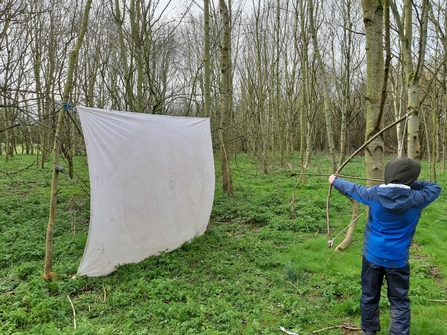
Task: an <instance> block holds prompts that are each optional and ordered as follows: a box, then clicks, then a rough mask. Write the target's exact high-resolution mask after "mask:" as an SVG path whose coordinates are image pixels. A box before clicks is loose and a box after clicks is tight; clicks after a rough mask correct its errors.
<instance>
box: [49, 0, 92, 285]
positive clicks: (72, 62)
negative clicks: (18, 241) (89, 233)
mask: <svg viewBox="0 0 447 335" xmlns="http://www.w3.org/2000/svg"><path fill="white" fill-rule="evenodd" d="M91 5H92V0H87V3H86V4H85V10H84V15H83V18H82V26H81V29H80V31H79V36H78V40H77V42H76V44H75V46H74V48H73V50H72V52H71V54H70V59H69V63H68V71H67V81H66V83H65V87H64V93H63V102H66V103H68V101H69V99H70V92H71V89H72V86H73V73H74V69H75V65H76V60H77V56H78V53H79V49H80V48H81V45H82V41H83V39H84V35H85V32H86V31H87V25H88V16H89V12H90V8H91ZM64 118H65V107H63V108H61V110H60V112H59V118H58V122H57V127H56V134H55V136H54V144H53V178H52V182H51V197H50V215H49V219H48V226H47V234H46V249H45V266H44V273H43V278H44V279H45V280H52V277H53V273H52V271H51V270H52V265H53V235H54V226H55V222H56V204H57V193H58V181H59V171H60V170H59V169H58V167H59V155H60V142H59V138H60V136H61V133H62V129H63V125H64Z"/></svg>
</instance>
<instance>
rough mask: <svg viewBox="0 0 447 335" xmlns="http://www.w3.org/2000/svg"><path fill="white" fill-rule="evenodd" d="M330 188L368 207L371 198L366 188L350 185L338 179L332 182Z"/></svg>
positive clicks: (350, 183) (348, 182)
mask: <svg viewBox="0 0 447 335" xmlns="http://www.w3.org/2000/svg"><path fill="white" fill-rule="evenodd" d="M332 186H333V187H335V188H336V189H337V190H338V191H339V192H340V193H342V194H344V195H347V196H349V197H351V198H353V199H355V200H357V201H358V202H361V203H363V204H365V205H368V206H369V205H370V202H371V197H370V195H369V191H368V188H367V187H366V186H363V185H359V184H356V183H352V182H350V181H347V180H344V179H340V178H337V179H335V180H334V181H333V182H332Z"/></svg>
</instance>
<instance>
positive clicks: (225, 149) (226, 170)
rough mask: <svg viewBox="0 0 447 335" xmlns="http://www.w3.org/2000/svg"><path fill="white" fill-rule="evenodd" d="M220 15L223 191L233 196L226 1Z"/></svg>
mask: <svg viewBox="0 0 447 335" xmlns="http://www.w3.org/2000/svg"><path fill="white" fill-rule="evenodd" d="M219 5H220V15H221V20H222V27H223V31H222V45H221V50H220V52H221V63H220V66H221V73H222V81H221V93H220V108H221V129H220V131H221V141H222V144H221V152H220V155H221V163H222V182H223V191H224V192H225V193H226V194H228V195H231V194H233V181H232V177H231V167H230V152H229V145H228V131H229V124H230V113H231V104H230V101H231V100H230V99H231V87H230V76H231V67H230V63H229V61H230V60H229V54H230V52H229V51H230V19H229V15H228V7H227V5H226V3H225V1H224V0H219Z"/></svg>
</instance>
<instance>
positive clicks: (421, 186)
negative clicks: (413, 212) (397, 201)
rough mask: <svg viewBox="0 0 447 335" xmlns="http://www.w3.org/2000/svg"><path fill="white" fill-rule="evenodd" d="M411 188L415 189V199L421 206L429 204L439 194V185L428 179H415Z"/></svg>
mask: <svg viewBox="0 0 447 335" xmlns="http://www.w3.org/2000/svg"><path fill="white" fill-rule="evenodd" d="M411 188H412V189H413V190H415V191H417V192H416V194H417V195H416V197H417V201H418V203H420V204H422V206H421V207H422V208H425V207H427V206H428V205H430V204H431V203H432V202H433V201H435V199H436V198H437V197H439V195H440V194H441V186H439V185H438V184H436V183H432V182H429V181H415V182H414V183H413V185H411Z"/></svg>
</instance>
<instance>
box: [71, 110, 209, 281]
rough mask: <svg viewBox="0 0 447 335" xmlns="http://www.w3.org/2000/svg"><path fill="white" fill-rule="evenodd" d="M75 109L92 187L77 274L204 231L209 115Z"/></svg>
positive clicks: (94, 272) (105, 269)
mask: <svg viewBox="0 0 447 335" xmlns="http://www.w3.org/2000/svg"><path fill="white" fill-rule="evenodd" d="M77 110H78V112H79V115H80V119H81V125H82V131H83V134H84V139H85V144H86V148H87V157H88V167H89V174H90V192H91V194H90V195H91V204H90V228H89V233H88V239H87V244H86V246H85V250H84V255H83V257H82V260H81V263H80V265H79V268H78V275H81V276H82V275H83V276H91V277H97V276H106V275H108V274H110V273H112V272H113V271H114V270H115V268H116V266H117V265H120V264H121V265H122V264H128V263H137V262H139V261H142V260H143V259H145V258H147V257H149V256H152V255H157V254H159V253H160V252H162V251H167V252H168V251H172V250H174V249H176V248H178V247H180V246H181V245H182V244H183V243H184V242H186V241H190V240H191V239H193V238H194V237H195V236H199V235H201V234H203V233H204V231H205V229H206V227H207V225H208V222H209V218H210V214H211V208H212V205H213V199H214V186H215V178H214V158H213V151H212V143H211V131H210V119H209V118H198V117H176V116H164V115H152V114H142V113H131V112H120V111H110V110H104V109H98V108H87V107H82V106H80V107H77Z"/></svg>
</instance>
